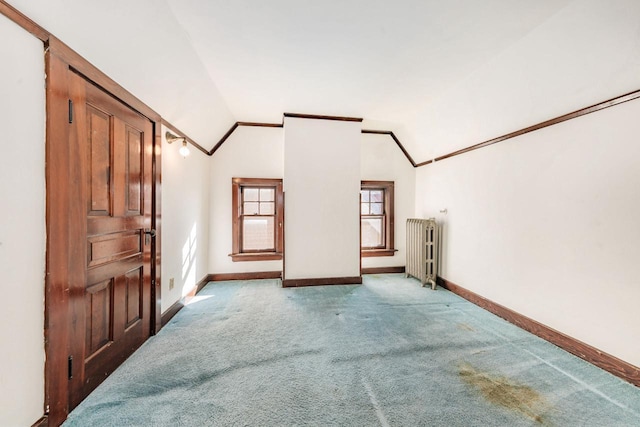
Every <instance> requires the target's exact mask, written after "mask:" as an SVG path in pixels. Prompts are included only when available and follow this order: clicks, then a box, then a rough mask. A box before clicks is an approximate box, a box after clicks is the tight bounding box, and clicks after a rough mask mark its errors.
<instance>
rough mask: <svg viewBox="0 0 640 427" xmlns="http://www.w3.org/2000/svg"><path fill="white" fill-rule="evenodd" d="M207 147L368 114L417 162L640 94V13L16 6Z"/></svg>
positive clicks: (253, 5)
mask: <svg viewBox="0 0 640 427" xmlns="http://www.w3.org/2000/svg"><path fill="white" fill-rule="evenodd" d="M9 1H10V3H11V4H12V5H14V6H15V7H17V8H18V9H19V10H21V11H22V12H24V13H25V14H26V15H27V16H29V17H31V18H32V19H34V20H35V21H36V22H38V23H39V24H40V25H42V26H44V27H45V28H46V29H48V30H49V31H51V32H52V33H53V34H55V35H56V36H57V37H58V38H60V39H61V40H62V41H64V42H65V43H67V44H68V45H69V46H71V47H72V48H74V49H75V50H77V51H78V52H79V53H80V54H81V55H83V56H84V57H85V58H87V59H88V60H90V61H91V62H92V63H94V64H95V65H96V66H98V68H100V69H102V70H103V71H105V72H106V73H107V74H108V75H109V76H111V77H112V78H113V79H114V80H116V81H118V82H119V83H120V84H122V85H123V86H124V87H125V88H127V89H128V90H129V91H131V92H132V93H134V94H135V95H137V96H138V97H139V98H141V99H142V100H143V101H144V102H146V103H147V104H149V105H150V106H151V107H152V108H154V109H155V110H156V111H157V112H159V113H160V114H161V115H162V116H163V117H164V118H166V119H167V120H169V121H170V122H172V123H173V124H174V125H176V126H177V127H179V128H180V129H181V130H183V131H184V132H186V133H187V134H188V135H189V136H191V137H192V138H194V139H195V140H196V141H198V142H199V143H200V144H201V145H203V146H205V147H207V148H210V147H212V146H213V145H214V144H215V143H216V142H217V141H218V140H219V139H220V137H221V136H222V135H223V134H224V133H225V131H226V130H227V129H228V128H229V127H230V126H231V125H232V124H233V122H235V121H259V122H280V121H281V120H282V113H283V112H299V113H310V114H324V115H344V116H356V117H363V118H364V119H365V124H364V126H365V127H366V128H373V129H384V130H391V131H394V132H395V133H396V135H398V137H399V138H400V140H401V141H402V143H403V144H404V145H405V147H406V148H407V149H408V150H409V152H410V154H411V155H412V156H413V157H414V159H415V160H416V161H418V162H420V161H424V160H428V159H430V158H433V157H436V156H438V155H442V154H445V153H447V152H450V151H453V150H456V149H459V148H462V147H465V146H468V145H472V144H475V143H478V142H481V141H483V140H486V139H489V138H492V137H496V136H499V135H501V134H504V133H507V132H510V131H513V130H517V129H519V128H522V127H524V126H528V125H531V124H534V123H536V122H539V121H542V120H545V119H548V118H551V117H554V116H557V115H560V114H563V113H566V112H569V111H572V110H575V109H577V108H581V107H584V106H587V105H589V104H592V103H596V102H599V101H602V100H604V99H607V98H611V97H613V96H617V95H620V94H622V93H625V92H629V91H632V90H636V89H638V88H639V87H640V78H639V76H640V19H639V18H640V2H639V1H637V0H611V1H604V0H574V1H571V0H535V1H531V0H483V1H479V0H447V1H442V0H422V1H421V0H395V1H393V2H391V1H383V0H348V1H344V0H343V1H337V0H323V1H317V2H311V1H301V0H271V1H259V0H233V1H230V0H224V1H223V0H215V1H210V0H209V1H207V0H164V1H158V0H137V1H125V0H111V1H104V0H100V1H98V0H91V1H87V0H9Z"/></svg>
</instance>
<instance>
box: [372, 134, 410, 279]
mask: <svg viewBox="0 0 640 427" xmlns="http://www.w3.org/2000/svg"><path fill="white" fill-rule="evenodd" d="M360 155H361V163H360V167H361V169H360V170H361V175H360V177H361V179H362V180H363V181H393V182H394V183H395V184H394V189H393V191H394V207H395V213H394V217H395V228H394V244H395V249H397V252H396V253H395V255H394V256H392V257H368V258H362V268H367V267H397V266H404V265H405V257H406V252H405V247H406V238H405V237H406V222H407V218H413V217H414V212H415V178H416V172H415V168H414V167H413V166H411V163H409V160H407V158H406V157H405V155H404V154H403V153H402V151H401V150H400V148H398V146H397V145H396V143H395V141H394V140H393V139H392V138H391V137H390V136H389V135H376V134H362V137H361V150H360Z"/></svg>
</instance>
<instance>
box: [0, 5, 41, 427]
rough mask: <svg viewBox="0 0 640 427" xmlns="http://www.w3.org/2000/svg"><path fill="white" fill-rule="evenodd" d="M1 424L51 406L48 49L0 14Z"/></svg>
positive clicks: (19, 422)
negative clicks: (47, 362)
mask: <svg viewBox="0 0 640 427" xmlns="http://www.w3.org/2000/svg"><path fill="white" fill-rule="evenodd" d="M0 40H2V42H0V57H1V58H2V61H3V64H4V65H3V66H2V67H0V129H2V135H3V142H2V155H0V171H1V174H2V179H0V200H1V201H2V209H0V271H1V272H2V280H0V293H1V294H2V295H3V297H2V299H0V343H1V344H0V345H1V347H2V350H0V425H2V426H27V425H31V424H33V423H34V422H36V421H37V420H38V419H39V418H40V417H41V416H42V414H43V413H44V407H43V402H44V332H43V331H44V329H43V327H44V271H45V270H44V269H45V256H44V254H45V181H44V155H45V151H44V144H45V134H44V132H45V131H44V120H45V116H44V99H45V92H44V48H43V45H42V42H41V41H40V40H38V39H36V38H35V37H33V36H32V35H30V34H29V33H27V32H26V31H24V30H22V29H21V28H19V27H18V26H17V25H15V24H14V23H13V22H10V21H9V20H8V19H7V18H5V17H4V16H3V15H0Z"/></svg>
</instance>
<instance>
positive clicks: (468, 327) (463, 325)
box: [458, 323, 476, 332]
mask: <svg viewBox="0 0 640 427" xmlns="http://www.w3.org/2000/svg"><path fill="white" fill-rule="evenodd" d="M458 328H460V329H464V330H465V331H471V332H475V331H476V330H475V329H473V328H472V327H471V326H469V325H467V324H466V323H458Z"/></svg>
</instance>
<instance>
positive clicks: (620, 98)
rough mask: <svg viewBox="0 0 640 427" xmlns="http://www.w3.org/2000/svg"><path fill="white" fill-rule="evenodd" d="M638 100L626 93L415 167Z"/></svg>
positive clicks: (637, 93) (634, 94)
mask: <svg viewBox="0 0 640 427" xmlns="http://www.w3.org/2000/svg"><path fill="white" fill-rule="evenodd" d="M638 98H640V89H638V90H635V91H633V92H629V93H626V94H624V95H620V96H617V97H615V98H611V99H608V100H606V101H602V102H599V103H597V104H594V105H590V106H589V107H585V108H581V109H579V110H576V111H573V112H571V113H567V114H563V115H561V116H558V117H554V118H552V119H549V120H545V121H544V122H540V123H537V124H535V125H532V126H528V127H526V128H522V129H519V130H516V131H514V132H511V133H508V134H505V135H502V136H499V137H497V138H493V139H489V140H487V141H483V142H480V143H478V144H475V145H471V146H469V147H466V148H462V149H460V150H457V151H453V152H451V153H448V154H444V155H442V156H439V157H436V158H435V159H433V160H427V161H424V162H420V163H418V164H417V165H414V166H416V167H420V166H425V165H428V164H431V163H434V162H439V161H441V160H444V159H448V158H451V157H454V156H459V155H460V154H464V153H468V152H470V151H473V150H477V149H479V148H484V147H488V146H490V145H493V144H497V143H498V142H502V141H506V140H508V139H511V138H515V137H517V136H520V135H524V134H526V133H529V132H533V131H536V130H539V129H542V128H546V127H547V126H553V125H555V124H558V123H562V122H565V121H567V120H571V119H575V118H578V117H580V116H584V115H585V114H590V113H595V112H596V111H600V110H604V109H605V108H609V107H613V106H615V105H619V104H622V103H624V102H629V101H633V100H634V99H638Z"/></svg>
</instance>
